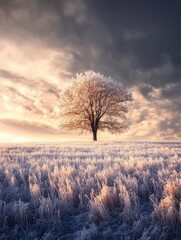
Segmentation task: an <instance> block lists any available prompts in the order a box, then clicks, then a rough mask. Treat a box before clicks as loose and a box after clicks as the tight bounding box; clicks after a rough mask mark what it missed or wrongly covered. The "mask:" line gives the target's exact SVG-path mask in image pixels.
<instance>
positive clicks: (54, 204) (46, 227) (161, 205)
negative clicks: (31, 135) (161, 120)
mask: <svg viewBox="0 0 181 240" xmlns="http://www.w3.org/2000/svg"><path fill="white" fill-rule="evenodd" d="M0 239H1V240H2V239H3V240H5V239H11V240H14V239H18V240H19V239H26V240H30V239H31V240H32V239H43V240H51V239H60V240H72V239H76V240H79V239H80V240H94V239H99V240H102V239H105V240H108V239H110V240H118V239H119V240H133V239H140V240H167V239H170V240H174V239H175V240H176V239H181V143H179V142H173V143H144V142H141V143H133V142H130V143H128V142H127V143H126V142H114V143H113V142H112V143H81V144H80V143H79V144H78V143H62V144H36V145H33V144H29V145H25V144H22V145H20V144H19V145H9V146H8V145H7V146H5V145H2V146H1V147H0Z"/></svg>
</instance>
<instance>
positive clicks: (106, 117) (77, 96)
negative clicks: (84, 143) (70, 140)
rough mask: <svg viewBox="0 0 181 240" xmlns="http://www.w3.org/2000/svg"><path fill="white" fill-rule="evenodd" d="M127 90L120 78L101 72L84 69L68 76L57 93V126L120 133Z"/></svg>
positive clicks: (122, 126)
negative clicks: (59, 99) (58, 105)
mask: <svg viewBox="0 0 181 240" xmlns="http://www.w3.org/2000/svg"><path fill="white" fill-rule="evenodd" d="M130 100H132V96H131V94H130V93H129V92H128V91H127V90H126V89H125V88H124V87H123V84H122V83H121V82H118V81H115V80H114V79H113V78H111V77H105V76H104V75H103V74H101V73H96V72H94V71H86V72H85V73H81V74H77V75H76V78H74V79H72V80H71V82H70V84H69V85H68V86H67V88H66V89H65V90H64V91H63V93H62V96H61V122H62V124H61V127H62V128H64V129H70V130H79V131H80V132H87V131H89V132H92V134H93V140H95V141H96V140H97V131H98V130H101V131H104V130H107V131H109V132H110V133H122V132H123V131H125V130H127V127H126V125H125V124H124V120H125V119H126V113H127V110H128V109H127V102H128V101H130Z"/></svg>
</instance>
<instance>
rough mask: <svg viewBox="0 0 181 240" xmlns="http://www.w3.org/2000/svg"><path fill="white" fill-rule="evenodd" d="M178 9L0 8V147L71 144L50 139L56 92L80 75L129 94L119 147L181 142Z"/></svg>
mask: <svg viewBox="0 0 181 240" xmlns="http://www.w3.org/2000/svg"><path fill="white" fill-rule="evenodd" d="M180 9H181V2H180V1H176V0H175V1H167V0H166V1H161V0H160V1H151V2H148V1H143V0H141V1H133V0H129V1H122V0H114V1H111V0H99V1H96V0H90V1H89V0H88V1H83V0H66V1H64V0H51V1H49V0H31V1H24V0H6V1H5V0H0V49H1V54H0V101H1V108H0V141H1V142H3V141H21V140H22V141H23V140H27V141H41V140H43V141H48V140H63V139H65V138H66V139H67V138H69V139H72V138H73V137H74V138H75V137H76V136H77V135H76V134H75V133H71V134H70V133H66V132H61V131H59V132H58V131H57V126H58V122H59V121H58V116H59V115H58V111H59V98H60V92H61V89H62V87H63V86H64V85H65V84H66V83H67V82H68V81H69V79H71V77H72V76H74V75H75V74H76V73H77V72H82V71H85V70H87V69H92V70H94V71H100V72H102V73H104V74H105V75H111V76H112V77H114V78H115V79H116V80H118V81H122V82H123V83H124V84H125V86H126V87H128V88H130V90H131V92H132V93H133V97H134V99H135V101H134V102H133V103H132V104H131V105H130V112H129V114H128V121H129V124H130V131H129V132H128V133H125V134H123V135H122V136H120V137H119V138H120V139H133V140H179V139H181V122H180V119H181V111H180V110H181V109H180V105H181V97H180V90H181V70H180V69H181V46H180V42H181V31H180V22H181V16H180ZM104 136H105V135H102V137H103V138H104ZM81 138H82V137H80V136H79V139H81Z"/></svg>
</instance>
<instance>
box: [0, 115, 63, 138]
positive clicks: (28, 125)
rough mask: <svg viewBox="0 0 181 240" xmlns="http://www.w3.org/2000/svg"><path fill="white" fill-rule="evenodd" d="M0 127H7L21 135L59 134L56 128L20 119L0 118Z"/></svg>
mask: <svg viewBox="0 0 181 240" xmlns="http://www.w3.org/2000/svg"><path fill="white" fill-rule="evenodd" d="M0 124H1V126H2V125H4V127H8V129H11V130H13V131H16V132H21V133H27V134H28V133H31V134H32V135H33V134H35V135H36V134H59V133H58V131H57V129H56V128H53V127H51V126H50V125H48V124H45V123H41V122H38V123H37V122H36V121H34V122H33V121H27V120H21V119H6V118H0Z"/></svg>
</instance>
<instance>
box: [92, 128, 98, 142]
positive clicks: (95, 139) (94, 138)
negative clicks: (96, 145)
mask: <svg viewBox="0 0 181 240" xmlns="http://www.w3.org/2000/svg"><path fill="white" fill-rule="evenodd" d="M92 133H93V141H97V130H94V131H92Z"/></svg>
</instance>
